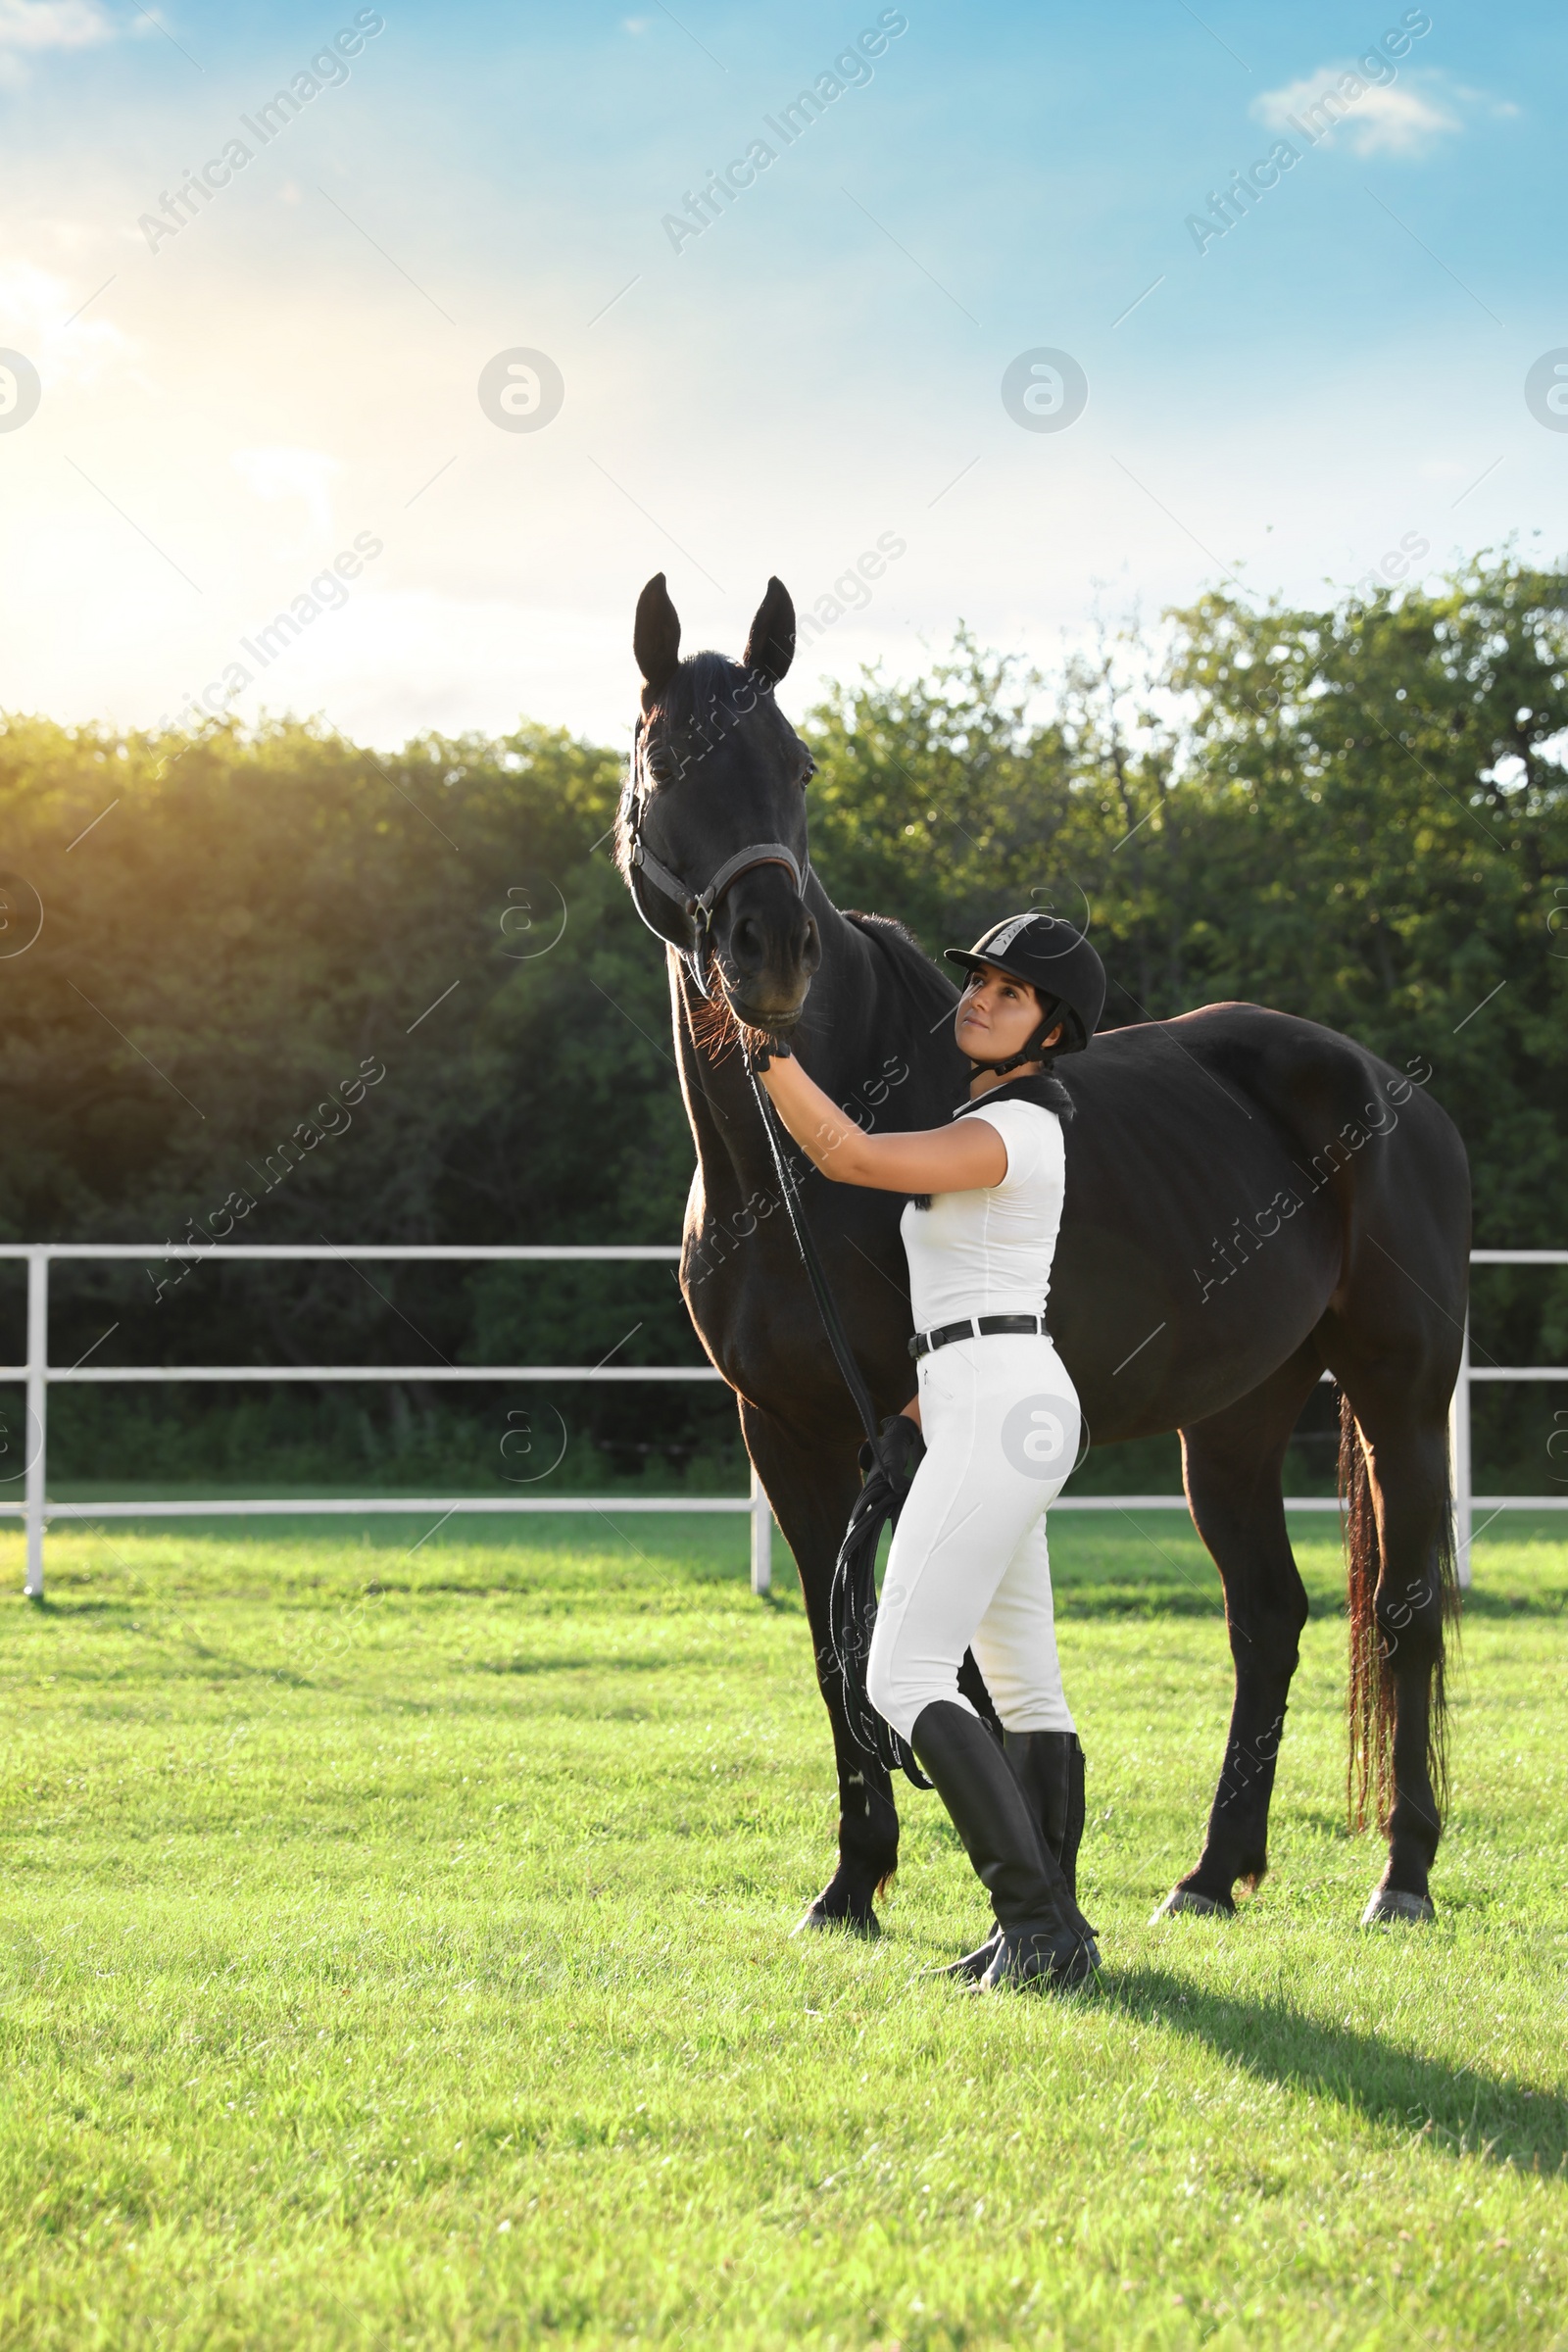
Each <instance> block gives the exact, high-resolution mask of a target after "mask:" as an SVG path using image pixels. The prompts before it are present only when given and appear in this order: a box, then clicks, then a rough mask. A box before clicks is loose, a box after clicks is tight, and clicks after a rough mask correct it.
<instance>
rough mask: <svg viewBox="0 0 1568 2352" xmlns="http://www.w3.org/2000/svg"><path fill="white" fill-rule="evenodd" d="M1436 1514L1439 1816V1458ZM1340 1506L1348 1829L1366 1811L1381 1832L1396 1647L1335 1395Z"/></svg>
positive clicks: (1445, 1600) (1350, 1430) (1433, 1752)
mask: <svg viewBox="0 0 1568 2352" xmlns="http://www.w3.org/2000/svg"><path fill="white" fill-rule="evenodd" d="M1439 1499H1440V1508H1439V1512H1438V1547H1437V1548H1438V1556H1437V1570H1438V1593H1439V1597H1440V1599H1441V1603H1442V1626H1441V1630H1440V1633H1439V1637H1438V1649H1437V1656H1436V1659H1435V1660H1434V1663H1433V1669H1432V1691H1431V1699H1430V1705H1429V1708H1428V1714H1427V1772H1428V1774H1429V1776H1430V1778H1431V1782H1432V1789H1433V1794H1434V1796H1435V1797H1436V1799H1437V1806H1438V1813H1439V1817H1440V1819H1441V1818H1442V1817H1444V1816H1446V1813H1447V1810H1448V1693H1447V1673H1446V1665H1447V1646H1448V1638H1449V1636H1450V1634H1451V1633H1453V1632H1454V1631H1455V1630H1456V1628H1457V1626H1458V1622H1459V1610H1460V1593H1459V1562H1458V1555H1457V1552H1456V1550H1455V1547H1454V1532H1453V1477H1452V1469H1451V1466H1450V1465H1449V1463H1448V1461H1447V1457H1446V1454H1445V1457H1444V1469H1443V1490H1442V1495H1441V1496H1440V1498H1439ZM1340 1504H1341V1512H1342V1520H1343V1525H1344V1531H1345V1566H1346V1600H1347V1605H1348V1615H1349V1620H1350V1678H1349V1689H1348V1713H1349V1731H1350V1742H1349V1757H1348V1765H1347V1774H1346V1798H1347V1804H1348V1812H1349V1819H1350V1827H1351V1829H1352V1830H1360V1829H1364V1828H1365V1827H1366V1822H1367V1815H1368V1812H1369V1810H1370V1812H1371V1813H1372V1815H1373V1817H1374V1818H1375V1820H1376V1822H1377V1824H1378V1827H1379V1828H1380V1829H1381V1830H1385V1831H1386V1830H1387V1829H1388V1826H1389V1816H1390V1814H1391V1813H1392V1812H1393V1809H1394V1798H1395V1780H1394V1706H1395V1684H1394V1650H1393V1647H1392V1645H1391V1644H1390V1642H1389V1640H1388V1638H1387V1637H1386V1636H1385V1634H1384V1632H1383V1629H1382V1627H1381V1626H1380V1625H1379V1624H1378V1620H1377V1590H1378V1576H1379V1572H1380V1570H1381V1567H1382V1551H1381V1548H1380V1546H1379V1543H1378V1523H1377V1514H1376V1511H1375V1510H1374V1508H1373V1502H1372V1481H1371V1477H1370V1474H1369V1473H1368V1470H1367V1466H1366V1455H1365V1453H1364V1452H1363V1450H1362V1447H1361V1436H1360V1432H1359V1430H1358V1429H1357V1427H1356V1422H1355V1414H1354V1411H1353V1409H1352V1407H1351V1404H1350V1399H1349V1397H1348V1396H1347V1395H1346V1394H1345V1392H1344V1390H1343V1389H1342V1390H1341V1392H1340Z"/></svg>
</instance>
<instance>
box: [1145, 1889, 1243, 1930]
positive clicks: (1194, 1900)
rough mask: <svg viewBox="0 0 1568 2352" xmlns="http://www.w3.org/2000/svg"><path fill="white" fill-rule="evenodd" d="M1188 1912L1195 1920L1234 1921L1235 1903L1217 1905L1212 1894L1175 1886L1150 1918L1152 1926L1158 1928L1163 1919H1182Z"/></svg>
mask: <svg viewBox="0 0 1568 2352" xmlns="http://www.w3.org/2000/svg"><path fill="white" fill-rule="evenodd" d="M1184 1912H1186V1913H1187V1914H1188V1915H1189V1916H1190V1917H1191V1918H1194V1919H1234V1918H1235V1916H1236V1906H1235V1904H1234V1903H1217V1902H1216V1901H1215V1900H1214V1898H1213V1896H1212V1895H1211V1894H1198V1893H1196V1892H1195V1891H1194V1889H1193V1888H1192V1887H1172V1888H1171V1890H1170V1892H1169V1894H1167V1895H1166V1897H1165V1900H1164V1901H1163V1902H1162V1903H1161V1904H1160V1906H1159V1909H1158V1910H1157V1911H1155V1912H1153V1913H1152V1915H1151V1918H1150V1922H1149V1924H1150V1926H1151V1927H1152V1928H1157V1927H1158V1925H1159V1923H1160V1921H1161V1920H1162V1919H1180V1918H1181V1916H1182V1914H1183V1913H1184Z"/></svg>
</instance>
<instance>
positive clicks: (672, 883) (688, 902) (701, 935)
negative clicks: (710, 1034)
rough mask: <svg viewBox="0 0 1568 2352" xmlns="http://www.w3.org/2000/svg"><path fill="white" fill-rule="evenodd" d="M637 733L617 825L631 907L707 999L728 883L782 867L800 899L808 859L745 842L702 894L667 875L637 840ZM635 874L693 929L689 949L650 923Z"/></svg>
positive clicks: (783, 846) (771, 844)
mask: <svg viewBox="0 0 1568 2352" xmlns="http://www.w3.org/2000/svg"><path fill="white" fill-rule="evenodd" d="M642 734H643V727H642V720H641V719H639V720H638V722H637V740H636V743H635V745H634V746H633V749H632V756H631V765H630V767H629V768H628V769H627V771H626V782H625V785H624V787H623V788H622V791H621V796H620V810H619V821H620V823H621V825H622V826H623V827H624V830H625V836H626V882H627V886H628V888H629V889H630V891H631V903H632V905H633V906H634V907H636V909H637V912H638V914H639V915H640V916H641V917H642V920H643V921H644V922H645V923H646V924H647V925H648V928H649V930H650V931H652V933H653V934H654V937H655V938H656V939H661V940H662V941H663V943H664V945H665V947H666V948H669V947H672V948H674V949H675V951H676V953H677V955H679V956H681V957H682V958H683V960H684V962H685V965H686V969H687V970H688V972H689V973H690V974H691V978H692V985H693V987H694V988H695V989H696V990H697V993H698V995H699V996H702V997H706V996H707V995H708V980H707V974H706V968H705V967H706V965H707V962H708V944H709V941H708V935H709V931H710V929H711V925H712V920H713V909H714V907H716V906H717V905H718V902H719V900H720V899H721V898H722V897H723V895H724V893H725V891H726V890H728V888H729V886H730V884H731V883H732V882H737V881H739V879H740V877H741V875H742V874H749V873H750V872H751V870H752V868H753V867H754V866H757V865H782V866H783V867H784V868H785V869H786V871H787V872H788V874H789V877H790V880H791V881H792V882H793V883H794V885H795V895H796V897H797V898H798V899H804V898H805V896H806V885H807V883H808V882H809V880H810V876H811V860H810V856H809V853H808V855H807V858H806V859H805V861H804V863H803V862H802V860H801V859H799V858H797V857H796V855H795V852H794V851H793V850H792V849H791V848H790V846H789V844H788V843H787V842H783V841H754V842H750V843H748V845H747V847H746V848H745V849H744V850H736V851H734V852H733V853H732V854H731V856H729V857H728V858H725V859H724V862H723V864H722V865H720V866H719V867H718V868H717V870H716V871H715V872H714V874H713V876H712V878H711V881H710V882H709V884H708V887H707V888H706V889H705V890H693V889H692V887H691V885H690V883H688V882H684V881H682V879H681V877H680V875H679V874H677V873H673V872H671V870H670V868H669V867H668V866H667V865H665V864H664V862H663V860H662V858H656V857H655V856H654V853H653V851H652V850H651V849H649V848H648V846H647V844H646V843H645V842H644V840H643V837H642V814H643V801H642V797H641V795H640V793H639V792H638V789H637V788H638V784H639V782H640V780H641V777H642V774H643V754H642ZM639 870H640V871H641V872H643V873H644V874H646V875H647V877H648V879H649V881H650V882H652V884H653V885H654V888H655V889H656V890H659V891H662V893H663V895H664V897H665V898H666V899H672V900H673V901H674V903H675V905H676V906H677V907H679V908H680V910H681V912H682V914H684V916H685V917H686V920H687V921H688V923H690V925H691V926H692V930H693V932H694V934H695V936H694V938H693V940H692V943H691V945H690V946H689V947H681V946H680V945H679V943H678V942H677V941H675V940H672V939H670V938H669V937H668V936H667V934H666V933H664V932H662V931H661V930H660V928H659V925H658V924H657V923H656V922H653V921H652V920H651V919H650V917H649V915H648V912H647V909H646V908H645V907H644V906H643V903H642V901H641V899H640V898H639V897H638V895H637V875H638V872H639Z"/></svg>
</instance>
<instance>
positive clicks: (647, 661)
mask: <svg viewBox="0 0 1568 2352" xmlns="http://www.w3.org/2000/svg"><path fill="white" fill-rule="evenodd" d="M631 644H632V652H633V653H634V654H635V655H636V657H637V668H638V671H639V673H640V675H641V677H642V681H643V709H644V710H645V711H648V710H651V709H652V708H653V706H654V704H655V703H656V702H657V700H658V699H659V695H660V692H661V690H662V688H663V687H665V686H667V685H668V684H669V681H670V679H671V678H672V677H673V676H674V674H675V671H676V669H677V668H678V667H679V664H680V614H679V613H677V612H676V610H675V608H674V606H673V605H672V604H671V603H670V601H669V590H668V589H667V588H666V587H665V586H664V575H663V573H662V571H656V572H655V574H654V576H653V578H652V579H651V580H650V581H649V583H648V585H647V587H646V588H645V589H644V590H643V592H642V594H641V596H640V597H639V598H638V599H637V618H636V620H635V622H634V623H633V626H632V633H631Z"/></svg>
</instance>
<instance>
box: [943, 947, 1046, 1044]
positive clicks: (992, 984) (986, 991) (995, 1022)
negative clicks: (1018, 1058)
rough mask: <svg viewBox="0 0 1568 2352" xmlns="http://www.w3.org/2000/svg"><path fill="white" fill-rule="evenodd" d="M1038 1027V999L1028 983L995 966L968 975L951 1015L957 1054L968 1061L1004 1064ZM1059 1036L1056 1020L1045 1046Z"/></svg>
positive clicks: (989, 964)
mask: <svg viewBox="0 0 1568 2352" xmlns="http://www.w3.org/2000/svg"><path fill="white" fill-rule="evenodd" d="M1039 1026H1040V999H1039V998H1038V997H1037V996H1036V994H1035V992H1034V990H1033V989H1032V988H1031V987H1030V985H1029V983H1028V981H1027V980H1015V979H1014V978H1013V976H1012V974H1011V973H1010V972H999V971H998V969H997V967H996V965H995V964H994V963H983V964H982V965H981V966H980V969H979V970H978V971H976V972H971V973H970V974H969V980H968V985H967V987H966V988H965V989H964V992H963V994H962V996H961V997H960V998H959V999H958V1009H957V1011H956V1013H955V1015H954V1019H953V1034H954V1036H955V1037H956V1040H957V1044H958V1051H959V1052H960V1053H961V1054H968V1056H969V1059H970V1060H971V1061H1005V1060H1006V1058H1007V1056H1008V1055H1009V1054H1019V1053H1021V1052H1022V1051H1023V1049H1024V1047H1025V1046H1026V1045H1027V1044H1028V1043H1029V1040H1030V1039H1031V1038H1032V1037H1033V1035H1034V1033H1035V1031H1036V1030H1037V1029H1038V1028H1039ZM1060 1035H1061V1023H1060V1022H1059V1021H1058V1022H1057V1023H1056V1026H1055V1028H1054V1029H1053V1030H1052V1032H1051V1035H1050V1036H1049V1037H1048V1038H1047V1039H1046V1044H1047V1045H1048V1046H1052V1045H1054V1044H1055V1042H1056V1040H1057V1038H1059V1037H1060Z"/></svg>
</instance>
